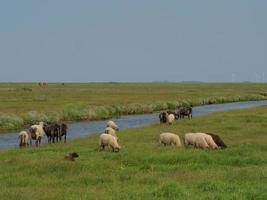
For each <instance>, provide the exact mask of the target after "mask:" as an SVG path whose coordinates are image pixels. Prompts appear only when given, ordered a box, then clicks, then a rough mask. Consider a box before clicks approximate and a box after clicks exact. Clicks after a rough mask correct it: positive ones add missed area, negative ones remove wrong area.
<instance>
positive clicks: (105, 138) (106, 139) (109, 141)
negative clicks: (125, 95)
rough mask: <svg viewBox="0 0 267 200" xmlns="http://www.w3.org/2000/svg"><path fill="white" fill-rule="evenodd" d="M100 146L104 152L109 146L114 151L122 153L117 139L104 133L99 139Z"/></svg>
mask: <svg viewBox="0 0 267 200" xmlns="http://www.w3.org/2000/svg"><path fill="white" fill-rule="evenodd" d="M99 146H100V147H101V150H104V149H105V147H106V146H109V147H111V148H112V151H113V152H114V151H120V149H121V147H120V145H119V144H118V141H117V139H116V138H115V137H114V136H112V135H109V134H106V133H102V134H101V135H100V138H99Z"/></svg>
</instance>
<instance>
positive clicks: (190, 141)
mask: <svg viewBox="0 0 267 200" xmlns="http://www.w3.org/2000/svg"><path fill="white" fill-rule="evenodd" d="M185 144H186V145H193V146H194V147H196V148H201V149H206V148H209V145H208V144H207V142H206V140H205V138H204V137H203V135H200V134H195V133H186V134H185Z"/></svg>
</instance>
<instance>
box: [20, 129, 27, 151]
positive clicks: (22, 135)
mask: <svg viewBox="0 0 267 200" xmlns="http://www.w3.org/2000/svg"><path fill="white" fill-rule="evenodd" d="M28 140H29V135H28V133H27V132H26V131H21V132H20V133H19V146H20V147H26V146H28V145H29V144H28Z"/></svg>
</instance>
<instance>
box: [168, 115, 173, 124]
mask: <svg viewBox="0 0 267 200" xmlns="http://www.w3.org/2000/svg"><path fill="white" fill-rule="evenodd" d="M174 120H175V116H174V114H169V115H168V116H167V122H168V124H170V125H171V124H172V123H173V122H174Z"/></svg>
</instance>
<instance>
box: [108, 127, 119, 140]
mask: <svg viewBox="0 0 267 200" xmlns="http://www.w3.org/2000/svg"><path fill="white" fill-rule="evenodd" d="M105 133H106V134H109V135H112V136H114V137H115V138H116V139H117V140H118V137H117V135H116V131H115V130H114V129H113V128H111V127H107V128H106V129H105Z"/></svg>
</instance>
